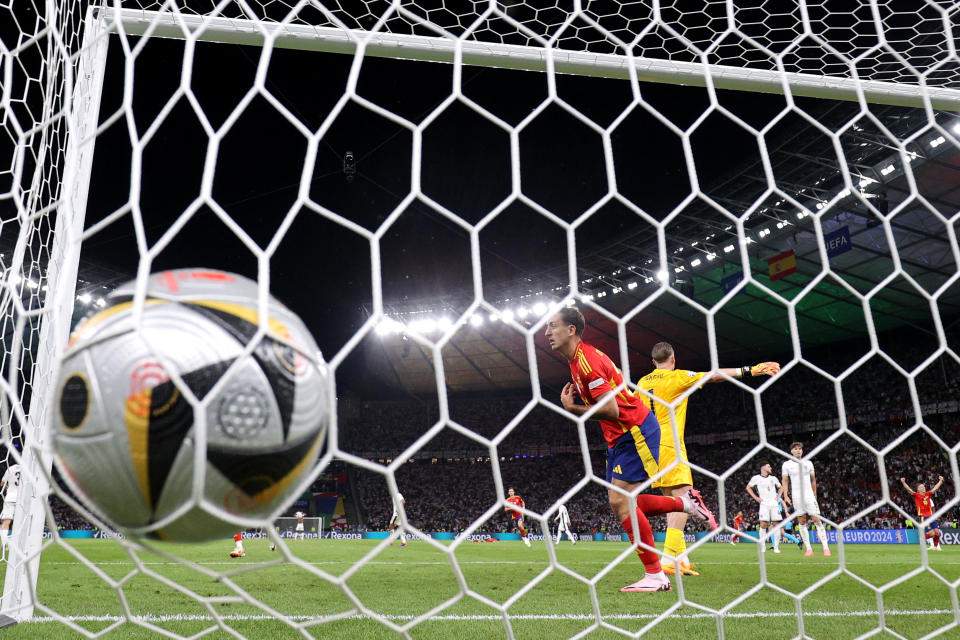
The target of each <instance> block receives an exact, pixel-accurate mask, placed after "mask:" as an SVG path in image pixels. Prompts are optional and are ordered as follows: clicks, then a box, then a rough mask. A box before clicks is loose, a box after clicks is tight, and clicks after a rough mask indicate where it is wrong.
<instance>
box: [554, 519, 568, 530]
mask: <svg viewBox="0 0 960 640" xmlns="http://www.w3.org/2000/svg"><path fill="white" fill-rule="evenodd" d="M557 531H570V527H568V526H567V524H566V523H565V522H564V521H563V520H561V521H560V524H558V525H557Z"/></svg>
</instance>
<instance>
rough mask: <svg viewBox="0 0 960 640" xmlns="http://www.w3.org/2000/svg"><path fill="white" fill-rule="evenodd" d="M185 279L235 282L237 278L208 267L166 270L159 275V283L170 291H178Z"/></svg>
mask: <svg viewBox="0 0 960 640" xmlns="http://www.w3.org/2000/svg"><path fill="white" fill-rule="evenodd" d="M185 280H206V281H208V282H233V281H235V280H236V278H235V277H233V275H232V274H229V273H225V272H223V271H210V270H207V269H183V270H180V271H164V272H163V273H161V274H160V275H158V276H157V283H158V284H160V285H161V286H163V287H166V288H167V289H169V290H170V293H176V292H177V291H179V290H180V282H181V281H185Z"/></svg>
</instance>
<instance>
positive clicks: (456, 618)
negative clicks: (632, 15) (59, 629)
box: [24, 609, 954, 623]
mask: <svg viewBox="0 0 960 640" xmlns="http://www.w3.org/2000/svg"><path fill="white" fill-rule="evenodd" d="M878 614H879V612H878V611H871V610H865V611H805V612H804V616H809V617H813V618H847V617H851V618H857V617H859V618H862V617H866V616H876V615H878ZM952 614H954V612H953V610H951V609H913V610H910V609H887V610H885V611H884V615H887V616H931V615H952ZM660 615H661V614H659V613H612V614H607V615H604V616H602V618H603V619H604V620H650V619H653V618H656V617H658V616H660ZM795 616H796V613H795V612H794V611H757V612H752V613H747V612H744V613H728V614H726V615H723V616H720V615H718V614H713V613H690V614H681V615H673V616H670V618H671V619H673V618H679V619H684V620H696V619H701V618H718V617H722V618H724V619H730V618H792V617H795ZM316 617H317V616H303V615H295V616H287V619H288V620H292V621H306V620H313V619H315V618H316ZM383 617H384V618H387V619H388V620H394V621H398V622H401V621H404V620H413V619H414V618H415V617H417V616H414V615H410V614H399V615H389V614H388V615H384V616H383ZM509 618H510V620H511V621H513V620H596V616H595V615H593V614H592V613H566V614H519V615H510V616H509ZM62 619H63V620H69V621H71V622H118V621H121V620H127V618H125V617H123V616H64V617H63V618H62ZM219 619H221V620H228V621H253V620H274V619H276V618H274V617H273V616H268V615H225V616H220V617H219ZM365 619H371V620H372V618H368V617H367V616H364V615H359V614H354V615H350V616H345V617H344V618H340V620H365ZM59 620H61V619H60V618H54V617H52V616H43V617H40V616H38V617H36V618H32V619H30V620H25V621H24V622H25V623H45V622H58V621H59ZM132 620H136V621H139V622H213V621H214V618H213V617H212V616H208V615H198V614H176V615H142V616H132ZM502 620H503V616H500V615H493V614H488V615H481V614H477V615H438V616H433V617H431V618H428V619H427V620H426V621H425V622H468V621H502Z"/></svg>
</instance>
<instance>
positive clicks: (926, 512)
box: [900, 476, 943, 551]
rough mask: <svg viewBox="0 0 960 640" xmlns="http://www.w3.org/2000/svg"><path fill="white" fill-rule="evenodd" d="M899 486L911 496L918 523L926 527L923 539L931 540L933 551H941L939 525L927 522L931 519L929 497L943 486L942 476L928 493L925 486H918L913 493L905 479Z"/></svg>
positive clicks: (934, 522)
mask: <svg viewBox="0 0 960 640" xmlns="http://www.w3.org/2000/svg"><path fill="white" fill-rule="evenodd" d="M900 484H902V485H903V488H904V489H906V490H907V491H909V492H910V493H911V494H913V502H914V504H916V505H917V515H918V516H920V522H922V523H924V524H925V525H926V527H927V530H926V533H925V534H924V538H926V539H927V540H930V539H932V540H933V550H934V551H943V549H941V548H940V523H939V522H937V521H936V520H932V521H929V522H928V520H929V519H930V518H932V517H933V500H932V499H931V496H933V494H934V492H936V490H937V489H939V488H940V485H942V484H943V476H940V479H939V480H937V484H935V485H933V488H932V489H930V491H927V487H926V485H923V484H918V485H917V490H916V491H914V490H913V489H911V488H910V485H908V484H907V480H906V479H905V478H900Z"/></svg>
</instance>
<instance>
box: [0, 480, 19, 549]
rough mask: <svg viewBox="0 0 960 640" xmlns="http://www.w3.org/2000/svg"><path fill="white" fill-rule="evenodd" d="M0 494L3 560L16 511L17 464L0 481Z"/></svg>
mask: <svg viewBox="0 0 960 640" xmlns="http://www.w3.org/2000/svg"><path fill="white" fill-rule="evenodd" d="M0 493H2V494H3V511H0V543H2V552H0V553H2V556H0V559H5V558H6V557H7V538H8V537H9V536H10V525H11V524H12V523H13V512H14V511H16V509H17V498H18V497H19V494H20V465H19V464H12V465H10V466H9V467H7V471H6V473H4V474H3V479H2V480H0Z"/></svg>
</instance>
